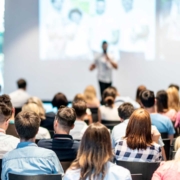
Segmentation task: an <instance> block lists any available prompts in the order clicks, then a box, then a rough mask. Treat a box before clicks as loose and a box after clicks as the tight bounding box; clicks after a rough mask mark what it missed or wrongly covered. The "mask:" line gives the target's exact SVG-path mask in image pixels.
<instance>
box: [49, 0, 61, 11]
mask: <svg viewBox="0 0 180 180" xmlns="http://www.w3.org/2000/svg"><path fill="white" fill-rule="evenodd" d="M51 3H52V5H53V8H54V9H56V10H57V11H61V10H62V6H63V3H64V0H51Z"/></svg>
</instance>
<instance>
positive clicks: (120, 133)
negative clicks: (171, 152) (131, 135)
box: [111, 119, 164, 148]
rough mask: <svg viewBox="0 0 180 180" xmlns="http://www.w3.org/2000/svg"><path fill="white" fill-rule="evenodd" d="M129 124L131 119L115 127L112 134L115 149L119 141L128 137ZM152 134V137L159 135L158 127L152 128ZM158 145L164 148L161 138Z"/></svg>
mask: <svg viewBox="0 0 180 180" xmlns="http://www.w3.org/2000/svg"><path fill="white" fill-rule="evenodd" d="M128 123H129V119H126V120H124V121H123V122H121V123H120V124H118V125H116V126H114V128H113V130H112V134H111V139H112V147H113V148H114V147H115V144H116V142H117V141H119V140H121V139H122V138H123V137H124V136H125V135H126V128H127V125H128ZM151 134H152V135H159V134H160V133H159V131H158V130H157V128H156V126H153V125H152V126H151ZM158 144H159V145H160V146H161V147H162V146H164V143H163V142H162V139H161V137H160V138H159V142H158Z"/></svg>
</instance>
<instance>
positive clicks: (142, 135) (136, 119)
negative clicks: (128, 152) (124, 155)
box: [125, 109, 152, 150]
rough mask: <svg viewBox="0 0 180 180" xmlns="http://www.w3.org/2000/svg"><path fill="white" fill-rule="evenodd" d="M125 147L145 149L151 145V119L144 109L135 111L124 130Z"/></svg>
mask: <svg viewBox="0 0 180 180" xmlns="http://www.w3.org/2000/svg"><path fill="white" fill-rule="evenodd" d="M125 138H126V139H127V145H128V147H129V148H130V149H133V150H134V149H138V150H139V149H146V148H147V146H148V145H150V144H151V143H152V136H151V119H150V115H149V113H148V112H147V111H146V110H145V109H137V110H135V111H134V112H133V114H132V115H131V117H130V119H129V123H128V126H127V129H126V136H125Z"/></svg>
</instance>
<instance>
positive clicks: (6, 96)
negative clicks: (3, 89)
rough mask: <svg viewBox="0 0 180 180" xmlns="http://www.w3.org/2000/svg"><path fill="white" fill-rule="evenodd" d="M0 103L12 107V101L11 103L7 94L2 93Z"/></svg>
mask: <svg viewBox="0 0 180 180" xmlns="http://www.w3.org/2000/svg"><path fill="white" fill-rule="evenodd" d="M0 103H4V104H6V105H7V106H8V107H9V108H11V109H13V106H12V103H11V99H10V97H9V95H7V94H4V95H2V96H0Z"/></svg>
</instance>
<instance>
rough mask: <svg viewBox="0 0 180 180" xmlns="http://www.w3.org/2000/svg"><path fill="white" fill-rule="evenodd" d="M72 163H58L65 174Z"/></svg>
mask: <svg viewBox="0 0 180 180" xmlns="http://www.w3.org/2000/svg"><path fill="white" fill-rule="evenodd" d="M72 162H73V161H61V162H60V163H61V165H62V167H63V170H64V172H66V170H67V169H68V168H69V167H70V165H71V163H72Z"/></svg>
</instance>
